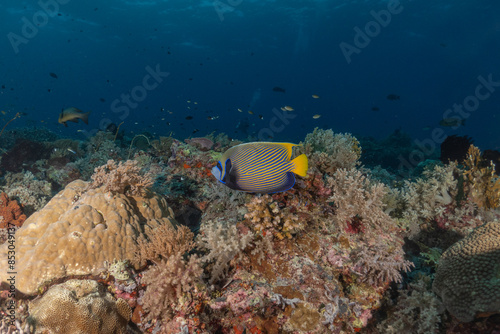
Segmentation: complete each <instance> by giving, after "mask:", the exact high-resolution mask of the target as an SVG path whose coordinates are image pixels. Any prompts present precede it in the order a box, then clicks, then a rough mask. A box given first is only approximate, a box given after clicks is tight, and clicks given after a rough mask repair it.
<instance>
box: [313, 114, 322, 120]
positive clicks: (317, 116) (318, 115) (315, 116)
mask: <svg viewBox="0 0 500 334" xmlns="http://www.w3.org/2000/svg"><path fill="white" fill-rule="evenodd" d="M320 117H321V115H320V114H316V115H314V116H313V118H314V119H318V118H320Z"/></svg>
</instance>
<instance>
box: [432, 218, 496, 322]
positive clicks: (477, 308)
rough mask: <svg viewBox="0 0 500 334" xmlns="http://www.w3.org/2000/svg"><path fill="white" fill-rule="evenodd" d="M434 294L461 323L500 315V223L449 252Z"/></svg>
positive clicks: (478, 230) (482, 228) (477, 232)
mask: <svg viewBox="0 0 500 334" xmlns="http://www.w3.org/2000/svg"><path fill="white" fill-rule="evenodd" d="M432 290H433V291H434V292H435V293H436V294H437V295H438V296H439V297H441V299H442V300H443V303H444V305H445V306H446V308H447V310H448V311H449V312H450V313H451V314H453V315H454V316H455V317H457V318H458V319H459V320H460V321H462V322H469V321H472V320H474V318H475V317H476V316H478V315H480V314H483V315H484V314H487V315H489V314H491V313H500V222H498V221H492V222H488V223H485V224H484V225H482V226H480V227H478V228H476V229H475V230H474V231H473V232H472V233H471V234H470V235H469V236H467V237H465V238H464V239H462V240H460V241H458V242H457V243H455V244H454V245H453V246H451V247H450V248H448V249H447V250H446V251H445V252H444V253H443V255H442V256H441V258H440V259H439V265H438V268H437V272H436V278H435V280H434V283H433V286H432Z"/></svg>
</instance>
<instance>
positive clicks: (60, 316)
mask: <svg viewBox="0 0 500 334" xmlns="http://www.w3.org/2000/svg"><path fill="white" fill-rule="evenodd" d="M30 314H31V315H30V317H29V318H28V323H29V324H30V330H31V332H32V333H35V334H37V333H49V334H58V333H65V334H81V333H87V334H126V333H128V332H127V323H128V321H129V320H130V317H131V316H132V312H131V310H130V307H129V306H128V304H127V302H126V301H124V300H123V299H118V300H115V299H114V298H113V297H112V296H111V294H110V293H109V292H107V291H106V289H105V287H104V286H102V285H100V284H99V283H97V282H96V281H93V280H76V279H73V280H69V281H66V282H64V283H63V284H59V285H54V286H52V287H51V288H50V289H49V290H48V291H47V292H46V293H45V294H44V295H43V297H41V298H40V299H37V300H35V301H33V302H31V303H30Z"/></svg>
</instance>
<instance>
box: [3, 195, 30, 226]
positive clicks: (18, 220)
mask: <svg viewBox="0 0 500 334" xmlns="http://www.w3.org/2000/svg"><path fill="white" fill-rule="evenodd" d="M25 220H26V215H25V214H23V208H22V207H21V206H20V205H19V204H18V203H17V201H16V200H11V199H9V196H7V194H6V193H1V194H0V228H7V227H12V225H15V226H17V227H19V226H21V225H23V223H24V221H25Z"/></svg>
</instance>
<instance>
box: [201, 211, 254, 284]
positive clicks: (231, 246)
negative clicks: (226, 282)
mask: <svg viewBox="0 0 500 334" xmlns="http://www.w3.org/2000/svg"><path fill="white" fill-rule="evenodd" d="M253 239H254V234H253V233H252V232H250V231H247V232H246V233H245V234H243V233H241V232H240V231H239V230H238V227H237V226H236V225H235V224H231V223H229V222H224V221H221V220H219V221H211V220H210V221H207V222H205V223H204V224H203V225H202V226H201V229H200V234H199V236H198V238H197V244H198V247H200V248H201V249H202V250H206V251H207V253H206V254H205V255H204V256H203V257H202V258H201V261H202V262H203V263H205V264H208V263H210V264H211V270H210V282H211V283H213V282H215V281H218V280H220V279H221V278H223V277H224V276H225V275H226V274H227V270H228V267H229V264H230V261H231V260H233V259H234V258H236V257H238V256H239V255H240V254H241V253H242V252H243V250H245V248H247V247H248V246H249V245H250V243H251V242H252V241H253Z"/></svg>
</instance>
